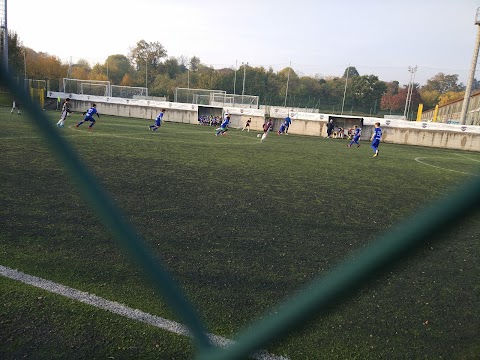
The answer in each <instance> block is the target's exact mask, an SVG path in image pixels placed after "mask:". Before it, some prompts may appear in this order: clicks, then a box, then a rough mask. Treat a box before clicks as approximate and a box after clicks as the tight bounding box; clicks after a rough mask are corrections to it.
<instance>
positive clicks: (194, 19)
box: [1, 0, 480, 85]
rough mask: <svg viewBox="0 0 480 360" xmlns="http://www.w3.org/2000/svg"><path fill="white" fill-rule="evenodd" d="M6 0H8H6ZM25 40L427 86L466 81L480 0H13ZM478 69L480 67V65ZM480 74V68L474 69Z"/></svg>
mask: <svg viewBox="0 0 480 360" xmlns="http://www.w3.org/2000/svg"><path fill="white" fill-rule="evenodd" d="M1 1H3V0H1ZM7 1H8V3H7V10H8V28H9V29H10V30H11V31H15V32H16V33H17V34H18V35H19V38H20V40H21V41H22V43H23V45H24V46H27V47H29V48H32V49H33V50H35V51H37V52H40V51H41V52H46V53H49V54H51V55H56V56H58V57H59V58H60V59H61V60H62V61H63V62H65V63H68V62H69V59H70V57H71V58H72V59H73V61H74V62H75V61H76V60H78V59H80V58H81V59H86V60H88V61H89V62H90V63H92V64H95V63H102V64H103V63H104V61H105V59H106V58H107V56H109V55H114V54H123V55H126V56H128V53H129V50H130V48H132V47H135V45H136V43H137V42H138V41H140V40H145V41H147V42H156V41H158V42H160V43H161V44H162V45H163V46H164V47H165V49H166V50H167V54H168V56H174V57H179V56H181V55H183V56H187V57H192V56H197V57H199V58H200V60H201V62H202V63H203V64H206V65H211V66H213V67H214V68H222V67H232V68H233V67H235V63H236V61H237V64H238V65H240V64H241V63H242V62H248V63H249V64H250V65H252V66H264V67H266V68H268V67H269V66H272V67H273V68H274V69H275V70H277V71H278V70H281V69H283V68H285V67H287V66H289V63H290V62H291V63H292V68H293V69H294V70H295V71H296V72H297V74H299V75H309V76H314V75H316V74H318V75H320V76H341V75H342V74H343V71H344V70H345V68H346V67H347V66H348V65H349V64H350V65H351V66H355V67H356V69H357V70H358V72H359V73H360V75H369V74H374V75H377V76H378V77H379V78H380V79H381V80H384V81H391V80H398V81H399V82H400V85H405V84H408V82H409V80H410V73H409V71H408V67H409V66H412V67H413V66H415V65H417V66H418V70H417V73H416V75H415V82H417V83H419V84H421V85H423V84H424V83H425V82H426V80H427V79H429V78H431V77H433V76H434V75H435V74H437V73H439V72H443V73H445V74H449V75H451V74H458V75H459V81H460V82H463V83H466V81H467V77H468V73H469V71H470V66H471V61H472V55H473V50H474V45H475V39H476V36H477V31H478V27H477V26H475V16H476V11H477V7H480V1H479V0H455V1H452V0H403V1H392V0H363V1H358V0H337V1H335V0H333V1H332V0H311V1H306V0H297V1H292V2H288V4H289V5H284V4H286V3H287V2H286V1H282V0H242V1H225V0H204V1H197V0H172V1H168V2H166V1H158V0H136V1H102V0H82V1H68V2H63V1H58V0H57V1H52V0H42V1H36V0H13V1H12V0H7ZM477 74H478V71H477ZM476 78H477V79H478V78H480V76H478V75H477V76H476Z"/></svg>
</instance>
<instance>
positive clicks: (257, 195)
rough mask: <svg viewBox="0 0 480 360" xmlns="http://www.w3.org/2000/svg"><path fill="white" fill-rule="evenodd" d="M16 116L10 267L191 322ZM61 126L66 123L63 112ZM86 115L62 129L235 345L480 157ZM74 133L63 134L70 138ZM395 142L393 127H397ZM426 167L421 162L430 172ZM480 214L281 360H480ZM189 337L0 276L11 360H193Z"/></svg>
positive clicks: (279, 347)
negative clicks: (85, 120) (90, 119)
mask: <svg viewBox="0 0 480 360" xmlns="http://www.w3.org/2000/svg"><path fill="white" fill-rule="evenodd" d="M28 116H29V115H28V114H27V113H23V114H22V115H17V114H15V113H14V114H10V109H7V108H0V152H1V156H0V184H1V186H0V203H1V206H0V229H1V230H0V265H3V266H6V267H9V268H13V269H18V270H20V271H22V272H25V273H27V274H30V275H35V276H38V277H41V278H44V279H48V280H51V281H54V282H57V283H60V284H63V285H67V286H70V287H73V288H75V289H79V290H82V291H86V292H89V293H92V294H96V295H98V296H101V297H104V298H106V299H109V300H113V301H118V302H120V303H123V304H125V305H128V306H130V307H133V308H136V309H141V310H142V311H145V312H148V313H151V314H155V315H158V316H161V317H164V318H167V319H172V320H176V321H178V320H179V319H178V318H177V316H176V315H175V314H173V313H172V311H171V309H169V308H168V307H167V306H166V305H165V304H164V303H163V301H162V299H161V298H160V296H159V294H156V293H155V292H154V291H153V290H152V287H151V285H150V283H149V282H148V280H147V279H144V278H143V277H142V275H141V273H140V271H139V269H138V268H137V267H136V266H135V264H133V262H132V261H131V260H130V259H129V257H128V256H127V255H126V254H124V253H123V252H122V250H121V249H120V248H119V246H118V244H117V243H116V242H115V240H114V239H112V236H111V235H110V233H109V231H108V230H106V229H104V228H103V226H102V225H101V224H100V222H99V220H98V219H97V218H96V217H95V216H94V215H93V212H92V210H91V209H90V208H88V207H87V206H86V205H85V203H84V202H83V200H82V198H81V197H80V195H79V193H78V191H77V189H76V186H75V184H73V183H72V182H71V181H70V179H69V177H68V174H67V173H66V171H65V170H64V169H63V168H62V167H61V166H60V165H59V163H58V162H57V161H56V159H55V157H54V156H53V154H52V153H51V152H50V150H49V149H48V148H47V146H46V144H45V142H44V140H43V139H42V138H41V137H40V136H39V135H38V133H37V132H36V130H35V128H34V127H33V126H32V125H31V123H30V122H29V121H28V120H27V119H28ZM48 116H49V117H50V119H51V122H52V126H54V124H55V123H56V121H57V120H58V118H59V112H48ZM165 118H166V120H167V122H166V123H165V124H164V125H163V126H162V127H161V128H160V129H159V131H157V132H151V131H149V130H148V125H150V124H152V123H153V121H148V120H140V119H127V118H120V117H110V116H102V117H101V118H100V120H99V121H97V124H96V125H95V126H94V128H93V131H88V130H87V125H88V124H84V125H82V126H81V127H80V128H78V129H77V128H75V123H76V122H78V121H79V120H80V119H81V115H79V114H78V113H77V114H73V115H72V116H70V117H69V118H68V119H67V122H66V127H65V128H63V129H58V131H59V132H61V134H62V135H63V136H64V137H65V138H66V139H67V140H68V141H69V142H70V143H71V145H72V146H73V147H74V148H75V149H76V151H77V152H78V154H79V155H80V157H81V158H82V160H83V161H84V162H85V163H86V164H87V165H88V166H89V167H90V169H91V170H92V171H93V172H94V174H95V175H96V176H97V178H98V179H99V181H100V182H101V183H102V185H103V186H104V187H105V188H106V189H107V191H108V192H109V193H110V194H111V195H112V197H113V198H114V199H115V201H116V203H117V204H118V206H119V207H120V208H121V209H122V212H123V213H124V214H125V216H126V217H127V218H128V220H129V221H131V223H132V224H133V225H134V227H135V228H136V230H137V231H138V232H139V233H140V234H141V235H142V237H143V238H144V239H145V240H146V242H147V244H148V246H149V248H150V249H151V251H152V252H153V253H154V255H155V256H156V257H157V258H158V259H160V260H161V262H162V263H163V264H164V265H165V266H166V267H167V268H168V269H169V271H170V272H171V274H172V275H173V277H174V278H175V280H176V281H177V282H178V283H179V284H180V286H181V288H182V289H183V291H184V292H185V293H186V294H187V296H188V297H189V299H190V301H191V302H192V303H193V304H194V306H195V308H196V309H197V310H198V312H199V314H200V315H201V318H202V320H203V321H204V322H205V325H206V327H207V329H208V331H210V332H212V333H215V334H217V335H221V336H224V337H227V338H234V336H235V334H236V333H237V332H238V331H239V330H241V329H243V328H244V327H245V326H247V325H249V324H250V323H251V322H252V321H254V320H255V319H256V318H257V317H259V316H262V315H263V314H265V313H268V312H269V310H270V309H272V308H273V307H274V306H275V305H276V304H278V303H279V302H281V301H283V300H285V299H286V298H288V297H289V296H290V295H292V294H293V293H295V292H296V291H297V290H299V289H300V288H301V287H302V286H304V285H306V284H308V283H309V281H311V280H312V279H314V278H315V277H317V276H320V275H322V274H325V273H326V272H327V271H328V270H329V269H330V268H331V267H332V266H334V265H335V264H336V263H337V262H339V261H340V260H342V259H344V258H346V257H348V256H349V255H351V254H352V253H353V252H354V251H355V250H358V249H361V248H362V247H364V246H366V245H367V244H369V243H370V242H372V241H373V240H374V239H377V238H378V237H380V236H381V235H382V233H384V232H385V231H387V230H389V229H394V228H395V224H396V223H397V222H399V221H400V220H402V219H404V218H405V217H407V216H410V215H412V214H414V213H415V212H416V211H417V210H419V209H421V208H423V207H424V206H425V205H426V204H428V203H429V202H430V201H432V200H433V199H436V198H438V197H441V196H443V195H445V194H447V193H449V192H450V191H453V190H455V189H456V188H457V187H458V186H459V185H461V184H462V183H463V182H464V181H465V180H466V178H467V177H469V176H480V154H479V153H471V152H461V151H453V150H444V149H432V148H424V147H411V146H401V145H393V144H381V146H380V156H379V157H378V158H373V157H372V156H373V150H372V149H371V148H370V144H369V142H368V141H365V140H364V141H362V142H361V144H362V145H361V146H360V147H359V148H356V147H354V148H348V147H347V144H348V141H347V140H339V139H324V138H318V137H307V136H296V135H289V136H277V135H276V133H271V134H270V135H269V137H268V138H267V140H266V141H265V142H264V143H261V142H260V140H259V139H258V138H257V137H256V134H257V132H254V131H251V132H250V133H247V132H245V131H244V132H242V131H240V130H237V129H231V130H230V131H228V133H227V135H225V136H219V137H215V136H214V128H212V127H208V126H199V125H187V124H177V123H171V122H168V114H166V116H165ZM56 131H57V129H56ZM386 131H388V129H387V130H386ZM416 159H417V160H416ZM479 233H480V218H479V216H478V214H476V215H475V216H474V217H473V218H471V219H470V220H469V221H467V222H464V223H461V224H458V226H457V227H456V229H455V230H454V231H452V232H451V233H449V234H445V236H444V238H443V239H442V241H439V242H435V243H433V242H432V246H431V247H429V248H428V250H424V251H422V252H420V253H418V254H417V255H416V256H415V257H413V258H411V259H408V260H407V261H405V262H404V263H403V264H402V265H401V266H399V267H397V268H396V269H395V270H394V271H392V272H390V273H388V274H385V275H383V276H381V277H380V278H378V279H377V280H375V282H374V283H373V285H371V286H369V287H367V288H364V289H363V290H362V291H361V292H360V293H359V294H358V295H357V296H355V297H354V298H353V299H352V300H351V301H349V302H347V303H345V304H342V305H341V306H339V307H338V308H337V309H336V311H335V312H333V313H332V314H331V315H329V316H326V317H322V318H318V317H315V315H314V314H312V321H311V322H310V323H309V324H308V325H307V326H305V328H304V329H302V330H301V331H299V332H295V333H293V334H292V335H291V336H289V337H288V338H287V339H285V340H283V341H281V342H279V343H277V344H272V345H271V346H269V347H267V350H268V351H270V352H271V353H273V354H276V355H284V356H287V357H288V358H290V359H320V358H328V359H354V358H355V359H367V358H368V359H374V358H378V359H380V358H381V359H393V358H397V359H399V358H402V359H414V358H416V359H418V358H426V359H439V358H446V359H467V358H478V357H479V356H480V344H479V341H478V339H479V334H480V326H479V324H480V306H479V304H480V286H479V284H480V242H479V240H480V236H479ZM193 356H194V347H193V345H192V344H191V343H190V340H189V339H187V338H184V337H181V336H177V335H173V334H171V333H169V332H166V331H163V330H159V329H157V328H154V327H152V326H149V325H144V324H141V323H137V322H135V321H132V320H128V319H125V318H122V317H120V316H118V315H113V314H111V313H108V312H106V311H103V310H99V309H96V308H93V307H90V306H87V305H83V304H81V303H78V302H76V301H73V300H69V299H66V298H63V297H61V296H58V295H54V294H51V293H48V292H46V291H43V290H39V289H36V288H33V287H31V286H28V285H24V284H22V283H19V282H16V281H13V280H10V279H7V278H4V277H0V358H2V359H18V358H24V357H26V358H35V359H53V358H62V359H65V358H69V359H93V358H98V359H105V358H115V359H153V358H155V359H189V358H193Z"/></svg>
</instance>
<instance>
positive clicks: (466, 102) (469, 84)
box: [460, 8, 480, 125]
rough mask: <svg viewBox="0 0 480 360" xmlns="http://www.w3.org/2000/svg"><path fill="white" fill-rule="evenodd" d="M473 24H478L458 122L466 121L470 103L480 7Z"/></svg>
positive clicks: (479, 42)
mask: <svg viewBox="0 0 480 360" xmlns="http://www.w3.org/2000/svg"><path fill="white" fill-rule="evenodd" d="M475 25H477V26H478V30H477V39H476V40H475V49H474V50H473V58H472V65H471V68H470V75H469V77H468V82H467V87H466V89H465V97H464V98H463V104H462V111H461V112H460V124H461V125H465V124H466V123H467V111H468V105H469V103H470V95H471V94H472V85H473V78H474V77H475V70H476V67H477V59H478V49H479V48H480V26H479V25H480V8H477V14H476V16H475Z"/></svg>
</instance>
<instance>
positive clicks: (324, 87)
mask: <svg viewBox="0 0 480 360" xmlns="http://www.w3.org/2000/svg"><path fill="white" fill-rule="evenodd" d="M9 63H10V67H11V68H13V70H14V71H15V72H16V73H17V74H24V75H26V77H27V78H30V79H37V80H39V79H48V80H50V84H51V86H52V84H57V83H58V84H59V85H58V90H60V84H61V79H63V78H64V77H69V78H75V79H85V80H109V81H110V82H111V83H112V84H115V85H122V86H142V87H145V86H146V87H148V92H149V95H152V96H166V97H167V99H168V100H170V101H173V98H174V93H175V89H176V88H177V87H183V88H186V87H189V88H198V89H216V90H224V91H226V92H227V93H229V94H234V93H235V94H241V93H242V90H243V78H244V74H245V94H248V95H257V96H259V104H260V105H274V106H275V105H276V106H283V105H284V104H285V98H286V96H285V95H286V91H287V82H288V97H287V101H286V105H287V106H288V107H297V108H308V109H318V110H319V111H325V112H326V111H328V112H339V111H340V110H341V109H344V113H351V114H371V115H379V114H386V113H390V114H402V115H403V111H404V108H405V103H406V98H407V92H408V85H402V86H401V85H400V83H399V82H398V81H391V82H385V81H382V80H380V79H379V78H378V77H377V76H376V75H372V74H366V75H360V74H359V72H358V71H357V69H356V68H355V67H354V66H349V67H348V68H346V69H345V71H344V73H343V75H342V76H341V77H334V76H331V77H319V76H314V77H311V76H300V75H298V74H297V73H296V72H295V71H294V70H293V69H292V68H289V67H286V68H284V69H282V70H280V71H274V70H273V68H271V67H270V68H268V69H267V68H264V67H262V66H260V67H255V66H249V65H248V64H242V65H241V66H240V67H239V68H238V69H234V68H233V67H232V68H223V69H214V68H213V67H211V66H208V65H205V64H202V62H201V60H200V59H199V58H198V57H197V56H193V57H192V58H187V57H185V56H179V57H175V56H168V55H167V50H166V49H165V48H164V46H163V45H162V44H161V43H160V42H146V41H145V40H140V41H138V42H137V43H136V45H135V46H133V47H131V48H130V51H129V53H128V55H123V54H114V55H110V56H108V58H107V59H106V60H105V62H104V63H103V64H101V63H97V64H95V65H93V66H91V65H90V64H89V62H88V61H87V60H84V59H80V60H78V61H76V62H75V63H74V64H69V63H62V62H61V61H60V59H59V58H58V57H57V56H55V55H50V54H47V53H43V52H36V51H34V50H33V49H30V48H27V47H24V46H22V45H21V42H20V39H19V37H18V35H17V34H16V33H10V34H9ZM473 88H474V89H478V88H479V83H478V82H477V81H476V80H475V81H474V86H473ZM53 90H55V89H53ZM464 91H465V86H464V85H463V84H462V83H458V75H456V74H453V75H447V74H444V73H438V74H437V75H435V76H434V77H432V78H431V79H429V80H427V83H426V84H425V85H423V86H420V85H419V84H416V83H415V84H413V87H412V96H411V107H410V108H411V109H412V110H413V111H412V114H413V113H414V112H415V110H416V108H417V106H418V104H420V103H423V104H424V109H429V108H433V107H435V105H437V104H439V105H443V104H445V103H447V102H450V101H452V100H456V99H460V98H463V95H464Z"/></svg>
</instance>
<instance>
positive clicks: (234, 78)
mask: <svg viewBox="0 0 480 360" xmlns="http://www.w3.org/2000/svg"><path fill="white" fill-rule="evenodd" d="M236 85H237V60H235V76H234V77H233V95H235V94H236V92H235V91H236V89H237V86H236ZM233 99H234V101H235V97H234V98H233Z"/></svg>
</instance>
